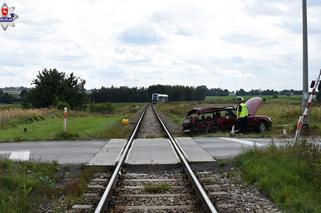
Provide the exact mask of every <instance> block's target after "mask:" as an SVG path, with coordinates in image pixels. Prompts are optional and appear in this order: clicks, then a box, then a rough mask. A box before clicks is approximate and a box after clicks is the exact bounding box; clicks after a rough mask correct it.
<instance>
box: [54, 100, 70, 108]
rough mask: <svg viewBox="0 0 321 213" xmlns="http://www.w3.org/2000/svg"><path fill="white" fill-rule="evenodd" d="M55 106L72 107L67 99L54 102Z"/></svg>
mask: <svg viewBox="0 0 321 213" xmlns="http://www.w3.org/2000/svg"><path fill="white" fill-rule="evenodd" d="M54 106H55V107H56V108H57V109H59V110H63V109H64V108H65V107H67V108H68V109H70V105H69V104H68V103H67V102H65V101H58V102H57V103H55V104H54Z"/></svg>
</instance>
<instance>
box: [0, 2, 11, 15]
mask: <svg viewBox="0 0 321 213" xmlns="http://www.w3.org/2000/svg"><path fill="white" fill-rule="evenodd" d="M1 13H2V16H7V15H8V13H9V10H8V6H7V5H6V4H3V6H2V8H1Z"/></svg>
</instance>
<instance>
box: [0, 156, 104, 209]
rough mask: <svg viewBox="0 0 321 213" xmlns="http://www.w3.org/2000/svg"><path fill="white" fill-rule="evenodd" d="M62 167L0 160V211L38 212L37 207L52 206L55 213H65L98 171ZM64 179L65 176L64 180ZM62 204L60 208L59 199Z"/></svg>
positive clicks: (55, 164)
mask: <svg viewBox="0 0 321 213" xmlns="http://www.w3.org/2000/svg"><path fill="white" fill-rule="evenodd" d="M79 169H81V171H79V172H76V173H75V172H71V171H73V170H75V169H74V168H72V167H62V166H60V165H58V164H57V163H56V162H52V163H34V162H13V161H10V160H1V161H0V189H1V190H0V212H4V213H6V212H8V213H9V212H17V213H20V212H21V213H25V212H40V210H39V206H40V204H48V200H50V203H51V204H52V205H53V207H54V209H55V212H66V210H68V209H64V208H65V207H67V208H70V207H71V206H72V204H75V203H77V202H78V201H80V202H81V200H82V194H83V193H84V192H85V190H86V188H87V184H88V182H89V180H90V179H91V178H92V176H93V174H94V173H95V172H101V170H102V169H101V168H93V167H85V168H79ZM67 176H68V177H67ZM62 195H63V197H64V200H65V202H64V203H65V204H67V206H64V205H61V202H60V200H59V199H60V198H61V197H62Z"/></svg>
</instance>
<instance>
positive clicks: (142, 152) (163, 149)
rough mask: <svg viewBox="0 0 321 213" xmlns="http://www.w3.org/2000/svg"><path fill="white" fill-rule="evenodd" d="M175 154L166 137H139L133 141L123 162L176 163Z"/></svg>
mask: <svg viewBox="0 0 321 213" xmlns="http://www.w3.org/2000/svg"><path fill="white" fill-rule="evenodd" d="M179 162H180V161H179V158H178V156H177V155H176V153H175V151H174V149H173V147H172V145H171V143H170V141H169V140H168V139H166V138H139V139H135V140H134V141H133V145H132V147H131V149H130V151H129V155H128V156H127V158H126V161H125V163H127V164H134V165H148V164H152V165H153V164H177V163H179Z"/></svg>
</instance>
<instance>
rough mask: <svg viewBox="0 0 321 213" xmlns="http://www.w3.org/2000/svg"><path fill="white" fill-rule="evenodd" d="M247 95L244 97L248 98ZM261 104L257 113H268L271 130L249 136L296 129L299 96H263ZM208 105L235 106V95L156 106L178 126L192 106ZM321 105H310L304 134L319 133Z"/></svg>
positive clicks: (320, 127)
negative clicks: (309, 113) (270, 120)
mask: <svg viewBox="0 0 321 213" xmlns="http://www.w3.org/2000/svg"><path fill="white" fill-rule="evenodd" d="M248 98H249V97H247V98H246V99H248ZM262 98H264V99H265V101H264V102H263V106H262V107H261V108H260V109H259V110H258V112H257V114H258V115H259V114H262V115H268V116H270V117H271V118H272V121H273V124H272V130H271V131H267V132H266V133H263V134H257V133H249V134H248V135H247V136H249V137H271V136H272V137H281V136H283V135H282V134H283V129H286V130H287V133H288V134H290V135H293V134H294V132H295V129H296V124H297V120H298V118H299V115H300V114H301V99H300V97H299V96H290V97H287V96H279V97H278V98H273V97H272V96H264V97H262ZM209 105H221V106H222V105H233V106H235V105H236V103H235V97H232V96H227V97H207V98H206V99H205V100H204V101H202V102H171V103H166V104H159V106H158V108H159V109H160V110H161V111H162V112H164V113H165V114H166V115H167V116H168V117H170V118H171V119H172V120H173V121H174V122H175V123H176V124H178V125H179V126H181V125H182V123H183V119H184V116H185V115H186V113H187V112H188V111H189V110H191V109H192V108H193V107H197V106H209ZM320 121H321V107H320V105H319V104H317V105H316V104H315V105H313V106H312V111H311V116H310V130H309V132H306V133H305V134H308V135H312V136H313V135H320V134H321V122H320ZM226 134H228V132H217V133H210V134H209V135H212V136H213V135H226Z"/></svg>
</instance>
